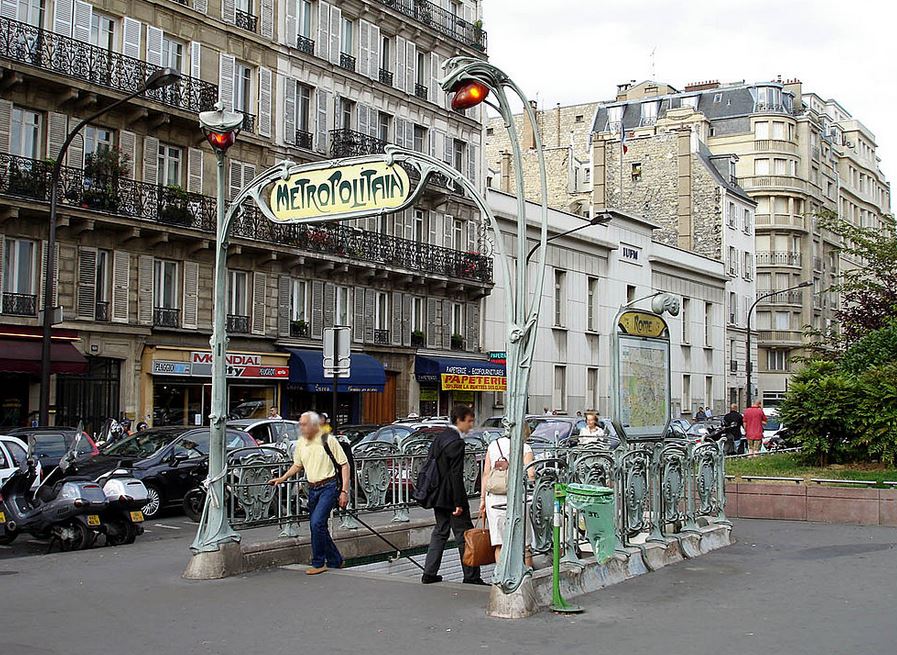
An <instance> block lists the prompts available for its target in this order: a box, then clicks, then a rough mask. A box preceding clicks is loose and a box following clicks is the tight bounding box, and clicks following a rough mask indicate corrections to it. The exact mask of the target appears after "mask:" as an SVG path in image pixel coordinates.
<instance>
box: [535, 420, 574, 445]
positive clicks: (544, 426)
mask: <svg viewBox="0 0 897 655" xmlns="http://www.w3.org/2000/svg"><path fill="white" fill-rule="evenodd" d="M530 427H531V428H532V431H533V432H532V437H533V438H538V439H546V440H548V441H555V434H557V441H562V440H564V439H566V438H567V437H569V436H570V430H571V429H572V427H573V424H572V423H568V422H567V421H552V420H547V421H532V422H530Z"/></svg>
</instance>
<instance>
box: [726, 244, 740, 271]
mask: <svg viewBox="0 0 897 655" xmlns="http://www.w3.org/2000/svg"><path fill="white" fill-rule="evenodd" d="M728 262H729V275H738V254H737V251H736V250H735V248H733V247H732V246H729V259H728Z"/></svg>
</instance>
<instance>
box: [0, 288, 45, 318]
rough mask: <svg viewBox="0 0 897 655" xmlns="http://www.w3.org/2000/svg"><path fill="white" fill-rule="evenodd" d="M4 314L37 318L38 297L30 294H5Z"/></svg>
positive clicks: (5, 292)
mask: <svg viewBox="0 0 897 655" xmlns="http://www.w3.org/2000/svg"><path fill="white" fill-rule="evenodd" d="M3 313H4V314H11V315H12V316H36V315H37V296H36V295H32V294H29V293H9V292H7V291H4V292H3Z"/></svg>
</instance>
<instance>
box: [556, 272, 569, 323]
mask: <svg viewBox="0 0 897 655" xmlns="http://www.w3.org/2000/svg"><path fill="white" fill-rule="evenodd" d="M566 281H567V274H566V273H565V272H564V271H558V270H555V272H554V324H555V325H557V326H563V325H564V323H565V318H566V316H565V314H566V311H565V310H566V305H567V299H566V289H565V288H564V287H565V285H566Z"/></svg>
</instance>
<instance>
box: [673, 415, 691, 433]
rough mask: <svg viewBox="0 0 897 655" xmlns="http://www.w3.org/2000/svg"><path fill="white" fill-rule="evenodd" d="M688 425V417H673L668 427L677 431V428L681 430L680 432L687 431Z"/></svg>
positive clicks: (689, 424) (689, 425)
mask: <svg viewBox="0 0 897 655" xmlns="http://www.w3.org/2000/svg"><path fill="white" fill-rule="evenodd" d="M690 427H691V423H690V422H689V421H688V419H684V418H674V419H671V420H670V428H672V429H673V430H674V431H675V432H677V433H678V432H679V430H681V431H682V433H687V432H688V429H689V428H690ZM677 428H678V429H677Z"/></svg>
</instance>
